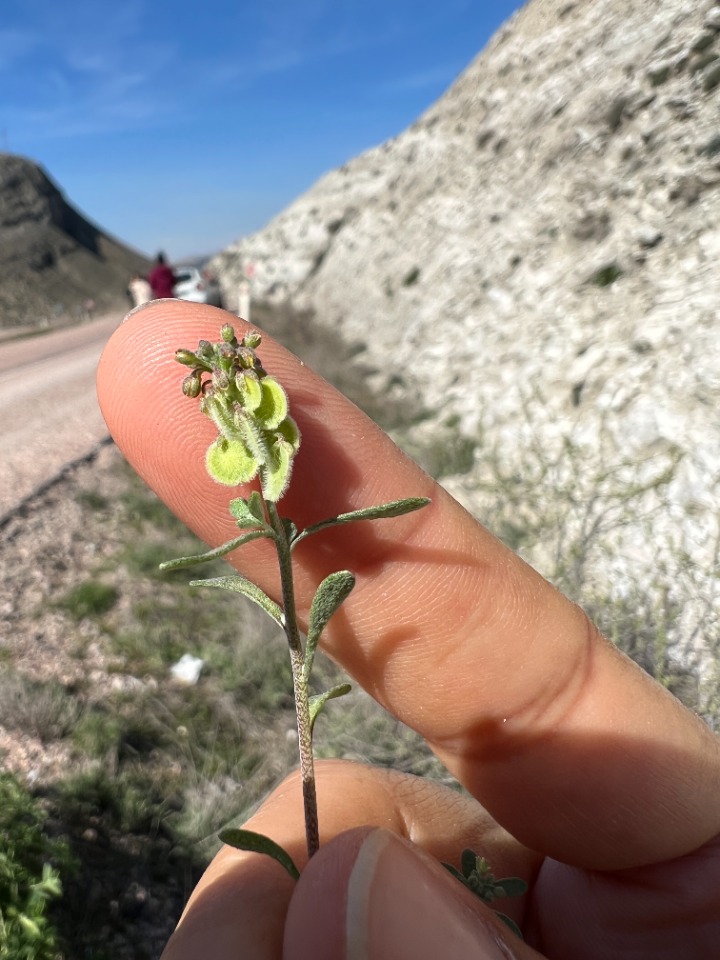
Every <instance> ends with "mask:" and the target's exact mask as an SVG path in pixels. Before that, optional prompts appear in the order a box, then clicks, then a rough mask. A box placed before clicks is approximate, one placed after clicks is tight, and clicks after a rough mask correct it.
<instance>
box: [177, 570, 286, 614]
mask: <svg viewBox="0 0 720 960" xmlns="http://www.w3.org/2000/svg"><path fill="white" fill-rule="evenodd" d="M190 586H191V587H215V588H217V589H218V590H232V591H233V593H241V594H242V595H243V596H244V597H247V598H248V600H252V602H253V603H257V605H258V606H259V607H262V608H263V610H264V611H265V613H268V614H270V616H271V617H272V618H273V620H274V621H275V623H277V624H278V626H280V627H282V626H283V624H284V617H283V612H282V609H281V608H280V607H279V606H278V605H277V603H275V601H274V600H271V599H270V597H269V596H268V595H267V594H266V593H264V592H263V591H262V590H261V589H260V587H258V586H256V585H255V584H254V583H253V582H252V580H246V579H245V577H241V576H240V575H239V574H238V575H237V576H234V577H213V578H212V579H210V580H191V581H190Z"/></svg>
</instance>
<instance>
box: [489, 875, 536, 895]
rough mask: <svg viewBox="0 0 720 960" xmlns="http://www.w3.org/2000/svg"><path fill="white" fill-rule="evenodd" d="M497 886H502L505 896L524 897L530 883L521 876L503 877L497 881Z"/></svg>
mask: <svg viewBox="0 0 720 960" xmlns="http://www.w3.org/2000/svg"><path fill="white" fill-rule="evenodd" d="M495 886H496V887H500V889H501V890H502V896H504V897H522V896H523V894H525V893H527V890H528V885H527V884H526V883H525V881H524V880H521V879H520V877H503V879H502V880H496V881H495ZM498 896H500V894H498Z"/></svg>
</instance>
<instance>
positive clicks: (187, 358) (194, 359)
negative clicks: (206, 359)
mask: <svg viewBox="0 0 720 960" xmlns="http://www.w3.org/2000/svg"><path fill="white" fill-rule="evenodd" d="M175 359H176V360H177V362H178V363H182V365H183V366H185V367H196V366H197V365H198V356H197V354H196V353H193V352H192V350H176V351H175Z"/></svg>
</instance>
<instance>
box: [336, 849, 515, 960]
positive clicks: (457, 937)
mask: <svg viewBox="0 0 720 960" xmlns="http://www.w3.org/2000/svg"><path fill="white" fill-rule="evenodd" d="M346 931H347V960H370V958H372V960H426V958H427V960H437V958H438V957H443V958H447V960H454V958H456V957H457V958H460V957H462V958H463V960H513V958H514V957H515V954H514V953H513V951H512V950H511V948H510V947H508V945H507V943H505V941H504V939H503V937H502V936H501V934H500V930H499V928H498V927H497V926H496V923H495V920H494V918H493V916H492V914H491V912H490V910H489V908H485V907H483V905H482V904H481V903H480V901H477V904H475V903H473V901H472V900H471V899H470V897H469V895H468V892H467V891H466V890H464V888H463V887H462V886H461V884H460V883H459V882H458V881H456V880H454V879H453V878H452V877H451V876H450V874H449V873H448V874H446V873H445V871H444V868H443V867H442V866H440V865H439V864H437V863H436V862H435V861H433V860H431V859H430V858H429V857H427V856H426V855H425V854H423V853H421V852H419V851H417V850H416V849H415V848H413V847H412V846H411V845H410V844H409V843H406V842H405V841H403V840H401V839H400V838H399V837H397V836H396V835H395V834H392V833H389V832H388V831H385V830H374V831H372V832H371V833H370V834H368V837H367V839H366V840H365V842H364V843H363V845H362V847H361V848H360V851H359V853H358V855H357V858H356V860H355V864H354V866H353V868H352V872H351V874H350V878H349V884H348V896H347V914H346Z"/></svg>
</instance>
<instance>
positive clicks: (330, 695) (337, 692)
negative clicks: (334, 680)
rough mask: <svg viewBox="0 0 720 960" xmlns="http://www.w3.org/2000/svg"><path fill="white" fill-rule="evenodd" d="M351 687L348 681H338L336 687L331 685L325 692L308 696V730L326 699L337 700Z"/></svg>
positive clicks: (311, 727)
mask: <svg viewBox="0 0 720 960" xmlns="http://www.w3.org/2000/svg"><path fill="white" fill-rule="evenodd" d="M351 690H352V687H351V686H350V684H349V683H340V684H338V685H337V687H333V688H332V689H331V690H326V691H325V693H319V694H317V695H316V696H314V697H310V703H309V706H310V732H311V733H312V729H313V727H314V726H315V721H316V719H317V718H318V716H319V715H320V713H321V711H322V709H323V707H324V706H325V704H326V703H327V702H328V700H337V698H338V697H344V696H345V694H347V693H350V691H351Z"/></svg>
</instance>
